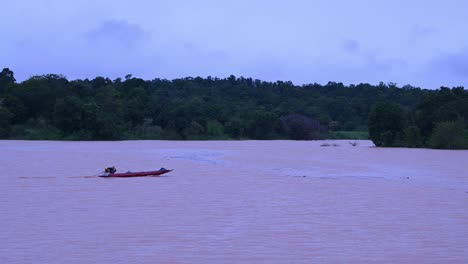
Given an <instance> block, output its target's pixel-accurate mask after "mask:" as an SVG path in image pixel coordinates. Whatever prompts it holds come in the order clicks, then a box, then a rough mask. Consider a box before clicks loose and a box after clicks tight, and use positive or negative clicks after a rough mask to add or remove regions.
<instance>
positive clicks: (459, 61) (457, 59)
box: [432, 48, 468, 82]
mask: <svg viewBox="0 0 468 264" xmlns="http://www.w3.org/2000/svg"><path fill="white" fill-rule="evenodd" d="M432 68H433V69H435V70H436V71H438V72H441V73H444V74H448V75H450V76H451V77H452V78H457V79H463V80H464V81H465V82H466V81H468V48H465V49H463V50H461V51H459V52H455V53H446V54H443V55H440V56H439V57H437V58H436V59H435V60H434V61H433V62H432Z"/></svg>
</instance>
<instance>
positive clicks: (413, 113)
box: [0, 68, 468, 148]
mask: <svg viewBox="0 0 468 264" xmlns="http://www.w3.org/2000/svg"><path fill="white" fill-rule="evenodd" d="M467 118H468V91H466V90H464V88H463V87H458V88H453V89H449V88H441V89H440V90H425V89H420V88H417V87H412V86H410V85H406V86H403V87H401V88H400V87H397V86H396V84H393V83H390V84H384V83H380V84H379V85H371V84H366V83H362V84H358V85H350V86H346V85H343V84H342V83H335V82H329V83H328V84H326V85H320V84H316V83H315V84H308V85H302V86H297V85H293V83H291V82H283V81H277V82H265V81H261V80H254V79H251V78H244V77H235V76H230V77H228V78H224V79H219V78H212V77H207V78H201V77H196V78H192V77H188V78H183V79H174V80H165V79H153V80H143V79H140V78H135V77H132V76H131V75H127V76H125V78H124V79H121V78H118V79H116V80H110V79H109V78H104V77H97V78H94V79H92V80H88V79H85V80H67V78H65V77H64V76H61V75H56V74H48V75H42V76H33V77H31V78H29V79H27V80H25V81H23V82H20V83H18V82H16V80H15V78H14V73H13V72H12V71H11V70H10V69H8V68H5V69H3V71H2V72H1V73H0V138H4V139H65V140H114V139H297V140H310V139H324V138H333V137H334V136H335V135H336V134H337V133H336V131H368V130H369V135H370V137H371V139H372V140H373V141H374V143H376V145H378V146H408V147H424V146H430V147H440V148H463V147H466V145H465V144H466V130H465V129H466V123H465V122H464V120H467ZM453 129H455V130H456V132H452V131H453ZM447 131H450V133H452V134H450V135H449V134H447V133H448V132H447ZM453 138H457V139H456V140H458V141H457V142H458V143H454V141H453V140H452V139H453ZM444 142H445V143H444ZM447 142H448V143H447ZM454 144H455V145H454Z"/></svg>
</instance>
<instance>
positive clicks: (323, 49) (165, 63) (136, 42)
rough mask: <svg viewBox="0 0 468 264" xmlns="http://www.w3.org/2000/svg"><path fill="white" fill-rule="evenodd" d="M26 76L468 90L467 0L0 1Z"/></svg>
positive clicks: (1, 44)
mask: <svg viewBox="0 0 468 264" xmlns="http://www.w3.org/2000/svg"><path fill="white" fill-rule="evenodd" d="M0 8H1V9H2V11H1V15H0V34H1V35H0V36H1V38H0V67H2V68H3V67H9V68H10V69H12V70H13V71H14V72H15V76H16V78H17V80H19V81H22V80H24V79H26V78H28V77H30V76H32V75H40V74H47V73H57V74H63V75H65V76H67V77H68V78H69V79H76V78H93V77H95V76H105V77H110V78H112V79H114V78H117V77H123V76H125V75H126V74H129V73H130V74H133V75H134V76H137V77H141V78H145V79H153V78H156V77H159V78H168V79H173V78H178V77H187V76H202V77H206V76H217V77H226V76H229V75H230V74H234V75H236V76H245V77H252V78H257V79H262V80H268V81H275V80H284V81H286V80H291V81H293V82H294V83H295V84H304V83H313V82H318V83H327V82H328V81H336V82H343V83H345V84H350V83H355V84H357V83H361V82H369V83H373V84H377V83H378V82H380V81H383V82H385V83H388V82H396V83H397V84H398V85H399V86H402V85H404V84H412V85H414V86H420V87H423V88H438V87H440V86H441V85H445V86H450V87H451V86H458V85H462V86H465V87H467V88H468V31H467V30H468V29H467V28H468V27H467V26H468V15H467V14H468V1H464V0H445V1H442V0H440V1H439V0H433V1H431V0H427V1H423V0H391V1H390V0H388V1H387V0H367V1H365V0H352V1H351V0H288V1H286V0H282V1H275V0H269V1H267V0H257V1H255V0H235V1H234V0H233V1H223V0H196V1H195V0H185V1H183V0H167V1H157V0H153V1H151V0H140V1H139V0H133V1H119V0H100V1H98V0H79V1H77V0H42V1H41V0H15V1H7V0H0Z"/></svg>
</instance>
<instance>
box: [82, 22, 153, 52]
mask: <svg viewBox="0 0 468 264" xmlns="http://www.w3.org/2000/svg"><path fill="white" fill-rule="evenodd" d="M84 35H85V38H86V39H87V41H88V42H90V43H92V44H96V43H112V44H113V45H121V46H123V47H126V48H135V46H137V45H138V44H139V43H141V41H144V40H147V39H148V37H149V36H148V33H147V32H145V31H144V30H143V29H142V28H141V27H140V26H139V25H137V24H132V23H129V22H127V21H125V20H107V21H105V22H103V23H101V24H100V25H99V26H98V27H96V28H95V29H93V30H91V31H89V32H87V33H85V34H84Z"/></svg>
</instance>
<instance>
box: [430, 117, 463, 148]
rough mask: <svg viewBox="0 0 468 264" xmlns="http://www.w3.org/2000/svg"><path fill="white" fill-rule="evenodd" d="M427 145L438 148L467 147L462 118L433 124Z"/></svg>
mask: <svg viewBox="0 0 468 264" xmlns="http://www.w3.org/2000/svg"><path fill="white" fill-rule="evenodd" d="M429 146H430V147H432V148H438V149H463V148H466V147H468V142H467V140H466V138H465V122H464V121H463V120H462V119H459V120H456V121H446V122H440V123H436V124H435V128H434V131H433V133H432V135H431V138H430V140H429Z"/></svg>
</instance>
